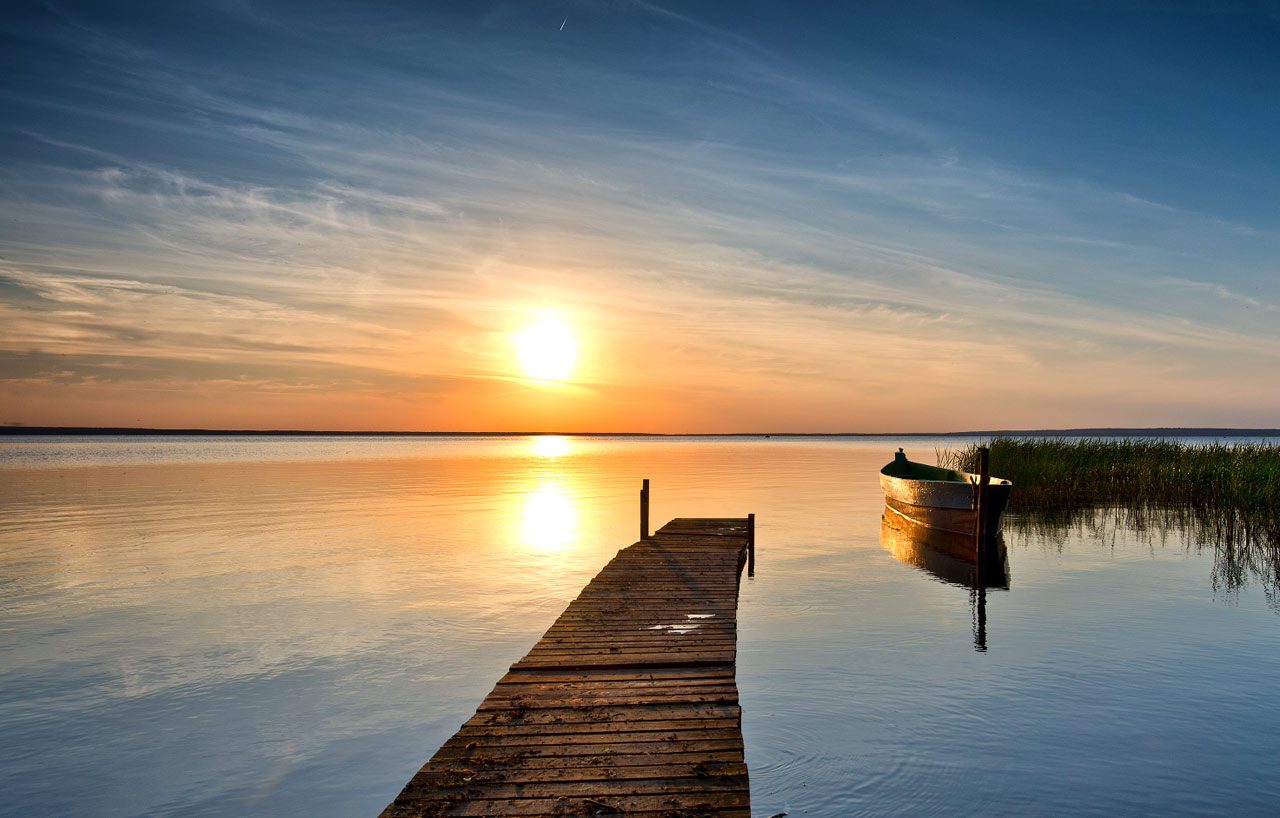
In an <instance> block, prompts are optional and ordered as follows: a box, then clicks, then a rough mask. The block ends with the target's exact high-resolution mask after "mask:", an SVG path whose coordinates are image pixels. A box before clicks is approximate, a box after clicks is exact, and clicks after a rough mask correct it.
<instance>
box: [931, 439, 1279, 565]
mask: <svg viewBox="0 0 1280 818" xmlns="http://www.w3.org/2000/svg"><path fill="white" fill-rule="evenodd" d="M978 445H979V444H974V445H971V446H969V447H967V448H963V449H947V450H943V451H940V452H938V463H939V465H944V466H947V467H949V468H955V469H961V470H963V471H970V472H972V471H976V470H977V462H978ZM985 445H987V447H988V448H989V449H990V450H991V461H990V462H991V473H992V474H994V475H997V476H999V477H1002V478H1004V479H1006V480H1010V481H1012V482H1013V485H1014V490H1013V494H1012V496H1011V497H1010V501H1009V508H1010V510H1011V511H1027V510H1032V509H1035V510H1039V511H1041V512H1042V513H1043V512H1050V511H1054V510H1057V511H1063V510H1066V511H1069V510H1071V509H1078V508H1087V507H1097V506H1123V507H1127V508H1132V509H1147V510H1150V509H1178V510H1181V511H1183V512H1185V513H1187V514H1189V515H1190V516H1191V518H1193V519H1194V520H1195V525H1196V527H1197V528H1198V529H1200V530H1201V531H1203V532H1204V533H1205V535H1206V536H1208V537H1211V538H1212V539H1213V540H1214V541H1215V542H1236V541H1242V542H1261V543H1265V544H1267V545H1272V546H1280V446H1271V445H1257V444H1244V443H1230V444H1227V443H1214V444H1208V445H1188V444H1185V443H1179V442H1176V441H1170V440H1159V439H1121V440H1103V439H1089V440H1060V439H1045V438H1009V437H998V438H995V439H993V440H991V441H989V442H988V443H986V444H985Z"/></svg>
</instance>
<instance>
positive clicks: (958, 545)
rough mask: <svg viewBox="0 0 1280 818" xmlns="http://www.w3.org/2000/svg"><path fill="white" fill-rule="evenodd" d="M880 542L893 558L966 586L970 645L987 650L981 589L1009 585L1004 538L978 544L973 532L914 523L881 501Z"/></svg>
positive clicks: (944, 579)
mask: <svg viewBox="0 0 1280 818" xmlns="http://www.w3.org/2000/svg"><path fill="white" fill-rule="evenodd" d="M880 545H881V546H882V547H883V548H884V549H885V550H886V551H888V552H889V553H890V554H892V555H893V556H894V557H895V558H897V559H899V560H901V561H902V562H905V563H907V564H908V565H913V566H915V567H916V568H919V569H921V570H922V571H925V572H926V573H928V574H930V575H932V576H933V577H934V578H936V579H939V580H941V581H943V582H945V583H948V584H951V585H958V586H960V587H962V588H967V589H969V603H970V606H971V607H972V610H973V646H974V648H975V649H976V650H979V651H984V652H985V651H986V649H987V589H988V588H995V589H999V590H1005V591H1007V590H1009V553H1008V550H1007V549H1006V547H1005V544H1004V537H1003V536H999V535H997V537H996V539H995V540H994V541H992V542H989V543H987V544H986V545H985V546H984V547H981V548H979V547H978V544H977V541H976V539H975V538H973V537H968V536H964V535H962V534H954V533H952V532H949V531H939V530H937V529H933V528H929V527H928V526H923V525H920V524H919V523H917V522H915V521H914V520H911V519H909V518H907V517H904V516H902V515H901V514H899V513H898V512H896V511H895V510H894V509H892V508H890V507H889V506H885V509H884V514H883V515H882V516H881V518H880Z"/></svg>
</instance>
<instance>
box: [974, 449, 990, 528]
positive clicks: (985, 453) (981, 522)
mask: <svg viewBox="0 0 1280 818" xmlns="http://www.w3.org/2000/svg"><path fill="white" fill-rule="evenodd" d="M990 454H991V450H990V449H988V448H987V447H986V446H979V447H978V530H977V532H976V533H977V535H978V544H979V545H980V546H981V545H985V544H986V542H987V504H988V499H987V494H988V489H987V483H988V482H990V480H991V471H990V464H989V463H988V462H987V461H988V457H989V455H990Z"/></svg>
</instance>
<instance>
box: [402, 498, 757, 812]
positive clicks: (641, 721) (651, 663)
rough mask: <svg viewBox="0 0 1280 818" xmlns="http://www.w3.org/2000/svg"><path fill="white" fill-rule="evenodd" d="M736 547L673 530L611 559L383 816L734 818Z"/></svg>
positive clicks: (735, 532)
mask: <svg viewBox="0 0 1280 818" xmlns="http://www.w3.org/2000/svg"><path fill="white" fill-rule="evenodd" d="M751 522H754V520H753V521H751ZM645 526H646V527H647V522H646V523H645ZM752 528H754V526H752ZM748 533H749V532H748V520H746V519H677V520H672V521H671V522H669V523H667V524H666V525H665V526H663V527H662V529H660V530H659V531H658V532H657V533H656V534H654V535H653V536H652V537H650V538H648V539H644V540H641V541H640V542H637V543H635V544H634V545H631V546H629V547H627V548H624V549H623V550H621V551H619V552H618V555H617V556H616V557H614V559H613V560H612V561H611V562H610V563H609V564H608V565H607V566H605V568H604V570H602V571H601V572H600V573H599V574H598V575H597V576H596V578H595V579H593V580H592V581H591V583H590V584H588V585H587V587H586V588H585V589H583V591H582V593H581V594H580V595H579V596H578V598H577V599H575V600H574V601H573V602H572V603H570V605H569V607H568V608H567V609H565V612H564V613H562V614H561V615H560V618H559V619H557V620H556V622H555V624H554V625H552V626H551V629H550V630H548V631H547V632H546V634H545V635H544V636H543V637H542V639H541V640H539V641H538V643H537V644H536V645H534V646H533V649H532V650H530V651H529V653H528V655H527V656H525V657H524V658H523V659H521V660H520V661H518V662H516V663H515V664H514V665H512V666H511V669H510V671H509V672H508V673H507V675H505V676H503V677H502V679H501V680H500V681H499V682H498V684H497V686H496V687H494V689H493V692H491V693H490V694H489V695H488V696H487V697H486V698H485V700H484V702H482V703H481V705H480V708H479V709H478V710H477V711H476V714H475V715H474V716H472V717H471V719H470V720H468V721H467V722H466V723H465V724H464V725H462V729H460V730H459V731H458V732H457V734H455V735H454V737H453V738H451V739H449V740H448V741H446V742H445V744H444V746H443V747H441V748H440V749H439V751H437V752H436V754H435V755H434V756H432V757H431V760H430V761H428V762H427V763H426V765H424V766H423V768H422V769H421V770H419V771H418V774H417V775H415V776H414V777H413V779H412V780H411V781H410V782H409V783H408V785H406V786H405V788H404V790H403V791H402V792H401V793H400V795H399V796H398V797H397V798H396V799H395V801H393V802H392V803H391V804H390V805H389V806H388V807H387V808H386V809H385V810H384V811H383V813H382V818H407V817H408V816H454V815H457V816H544V815H545V816H582V815H628V816H631V815H644V816H651V818H675V816H733V818H749V816H750V814H751V811H750V805H751V800H750V791H749V789H748V781H747V767H746V764H745V762H744V759H743V745H742V726H741V725H742V722H741V710H740V708H739V707H738V687H737V684H736V682H735V680H734V658H735V655H736V651H737V611H738V583H739V581H740V579H741V576H742V567H743V565H744V564H745V563H746V560H747V553H748ZM752 533H754V532H752Z"/></svg>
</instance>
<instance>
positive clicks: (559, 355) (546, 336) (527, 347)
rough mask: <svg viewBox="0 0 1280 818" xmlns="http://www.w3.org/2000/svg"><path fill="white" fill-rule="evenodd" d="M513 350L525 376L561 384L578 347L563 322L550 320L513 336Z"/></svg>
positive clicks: (542, 321)
mask: <svg viewBox="0 0 1280 818" xmlns="http://www.w3.org/2000/svg"><path fill="white" fill-rule="evenodd" d="M515 340H516V350H517V352H519V354H520V365H521V366H522V367H524V371H525V374H527V375H528V376H529V377H531V378H537V379H538V380H541V381H563V380H565V379H566V378H568V377H569V373H570V372H571V371H572V370H573V362H574V358H576V357H577V352H578V348H577V344H575V343H574V340H573V333H571V332H570V331H569V328H568V327H567V326H565V325H564V323H563V322H561V321H559V320H557V319H556V318H553V317H546V318H543V319H542V320H541V321H539V322H538V323H536V324H534V325H533V326H531V327H529V328H528V329H526V330H525V331H524V332H520V333H517V334H516V337H515Z"/></svg>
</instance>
